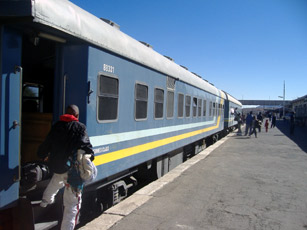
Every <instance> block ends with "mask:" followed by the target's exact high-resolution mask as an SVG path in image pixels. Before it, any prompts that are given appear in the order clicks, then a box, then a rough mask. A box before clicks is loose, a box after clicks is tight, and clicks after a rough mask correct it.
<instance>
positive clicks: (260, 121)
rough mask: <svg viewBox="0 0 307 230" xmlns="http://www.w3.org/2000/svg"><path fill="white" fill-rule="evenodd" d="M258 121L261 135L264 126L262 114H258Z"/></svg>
mask: <svg viewBox="0 0 307 230" xmlns="http://www.w3.org/2000/svg"><path fill="white" fill-rule="evenodd" d="M257 120H258V122H259V126H258V129H259V133H260V132H261V124H262V121H263V117H262V114H261V112H259V113H258V115H257Z"/></svg>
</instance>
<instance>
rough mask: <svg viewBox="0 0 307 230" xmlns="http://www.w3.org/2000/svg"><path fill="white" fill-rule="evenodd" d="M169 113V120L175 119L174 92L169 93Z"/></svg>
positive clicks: (167, 114)
mask: <svg viewBox="0 0 307 230" xmlns="http://www.w3.org/2000/svg"><path fill="white" fill-rule="evenodd" d="M166 105H167V112H166V116H167V118H172V117H174V92H173V91H169V90H168V91H167V104H166Z"/></svg>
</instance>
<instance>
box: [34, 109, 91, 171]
mask: <svg viewBox="0 0 307 230" xmlns="http://www.w3.org/2000/svg"><path fill="white" fill-rule="evenodd" d="M78 149H82V150H84V151H85V154H91V155H92V159H93V158H94V154H93V150H92V145H91V143H90V140H89V137H88V135H87V131H86V127H85V125H84V124H82V123H81V122H79V121H78V120H77V119H76V118H75V117H73V116H72V115H68V114H64V115H62V116H61V118H60V121H58V122H56V123H55V124H54V125H53V126H52V128H51V130H50V132H49V134H48V136H47V137H46V139H45V141H44V142H43V143H42V144H41V145H40V146H39V148H38V151H37V155H38V156H39V157H40V158H45V157H47V156H49V157H48V166H49V168H50V170H51V171H52V172H54V173H58V174H62V173H65V172H67V171H68V169H69V166H68V165H67V161H68V159H69V157H72V156H73V154H74V153H76V151H77V150H78Z"/></svg>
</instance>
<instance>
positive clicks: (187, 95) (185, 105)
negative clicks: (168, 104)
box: [184, 94, 192, 118]
mask: <svg viewBox="0 0 307 230" xmlns="http://www.w3.org/2000/svg"><path fill="white" fill-rule="evenodd" d="M187 97H189V98H190V100H187ZM191 100H192V97H191V95H189V94H186V95H185V100H184V102H185V103H184V108H185V117H186V118H189V117H191ZM187 102H189V109H188V110H187ZM187 112H189V116H187Z"/></svg>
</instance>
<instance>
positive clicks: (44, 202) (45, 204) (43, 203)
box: [39, 200, 49, 208]
mask: <svg viewBox="0 0 307 230" xmlns="http://www.w3.org/2000/svg"><path fill="white" fill-rule="evenodd" d="M48 204H49V203H48V202H47V201H46V200H42V202H41V203H40V204H39V206H41V207H42V208H46V207H47V205H48Z"/></svg>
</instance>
